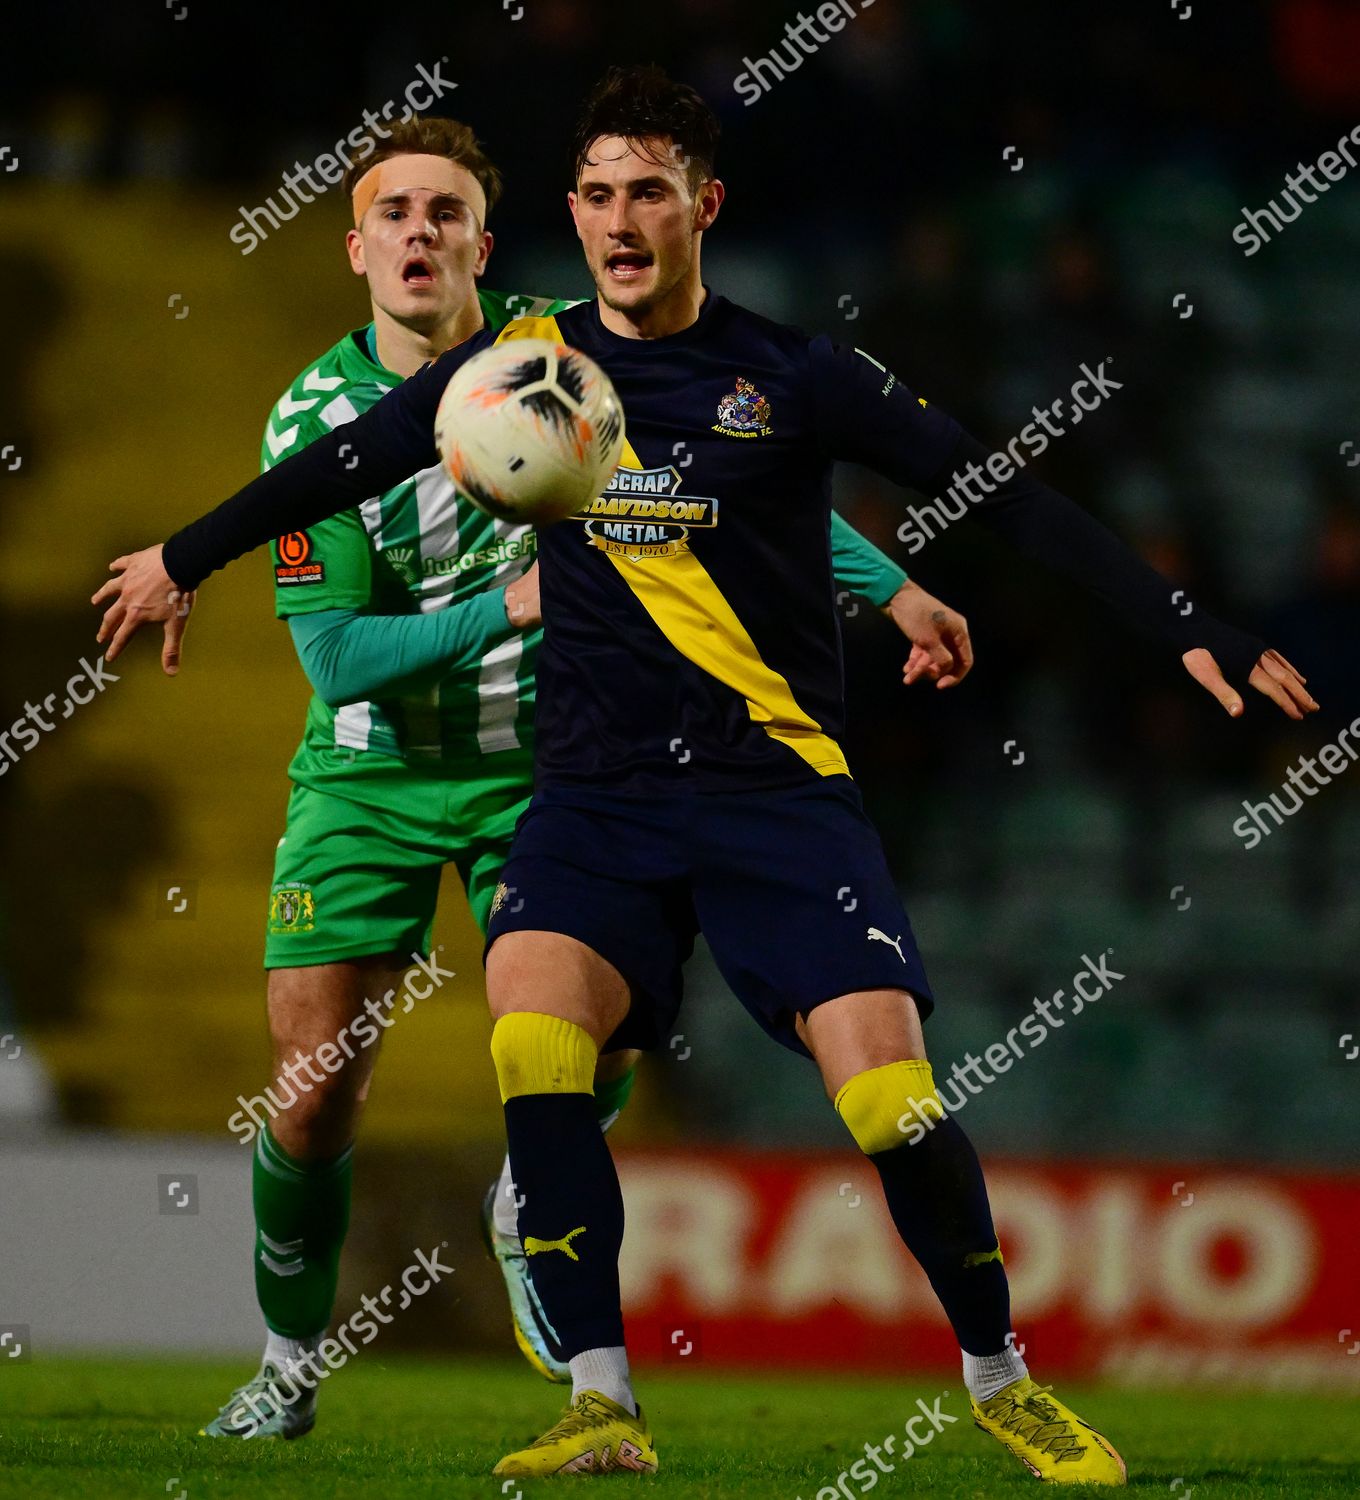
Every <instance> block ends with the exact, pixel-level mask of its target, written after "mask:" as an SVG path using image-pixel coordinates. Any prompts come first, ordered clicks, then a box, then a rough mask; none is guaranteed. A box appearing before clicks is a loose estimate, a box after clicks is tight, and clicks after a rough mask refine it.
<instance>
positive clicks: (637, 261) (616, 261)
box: [604, 250, 652, 285]
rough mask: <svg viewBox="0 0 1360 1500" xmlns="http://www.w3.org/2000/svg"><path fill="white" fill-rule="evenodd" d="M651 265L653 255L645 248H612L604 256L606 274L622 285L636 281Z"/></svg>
mask: <svg viewBox="0 0 1360 1500" xmlns="http://www.w3.org/2000/svg"><path fill="white" fill-rule="evenodd" d="M651 265H652V257H651V256H650V255H648V254H647V252H646V251H645V250H612V251H610V253H609V254H608V255H606V256H605V258H604V269H605V274H606V275H607V276H608V277H609V279H610V280H611V281H615V282H618V283H620V284H622V285H626V284H627V283H628V282H630V281H636V280H637V279H638V277H640V276H641V275H643V274H644V272H646V271H648V270H649V269H650V268H651Z"/></svg>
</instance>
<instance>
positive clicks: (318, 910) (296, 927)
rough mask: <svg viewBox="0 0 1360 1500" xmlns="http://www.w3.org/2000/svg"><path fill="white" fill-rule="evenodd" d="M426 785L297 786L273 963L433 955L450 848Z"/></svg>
mask: <svg viewBox="0 0 1360 1500" xmlns="http://www.w3.org/2000/svg"><path fill="white" fill-rule="evenodd" d="M437 795H439V794H437V793H436V792H434V791H432V790H431V789H430V788H429V787H428V784H422V783H420V782H418V781H414V780H413V781H412V782H411V783H410V784H407V785H402V786H391V787H388V786H377V785H374V786H369V785H367V784H366V783H364V782H363V781H362V780H360V779H359V778H357V777H356V778H354V779H353V780H352V781H350V782H349V783H347V784H346V787H345V794H344V795H338V794H336V793H335V792H331V791H324V790H321V789H319V788H316V787H311V786H304V785H297V786H294V788H293V792H292V795H291V796H290V797H289V799H288V820H287V826H286V827H285V829H284V835H283V837H282V838H281V839H280V840H279V845H278V849H277V851H276V853H275V856H274V879H273V883H272V885H271V888H270V892H269V915H268V926H267V933H266V938H265V967H266V968H267V969H284V968H299V967H316V966H318V965H326V964H332V963H338V962H343V961H348V960H352V959H359V958H369V957H381V956H383V955H386V954H392V953H400V954H402V955H404V956H408V961H409V955H412V954H416V953H421V954H423V953H427V952H428V951H429V943H430V930H431V926H432V924H433V922H434V911H435V905H436V903H437V901H438V899H439V877H440V872H441V870H442V868H443V864H444V861H445V860H446V859H447V858H448V852H447V850H446V849H445V848H443V847H441V845H440V843H439V841H438V836H437V824H436V823H435V822H434V821H433V819H432V815H433V818H437V817H438V816H439V811H440V808H441V807H442V796H441V797H440V800H439V801H438V802H435V801H434V800H433V799H434V798H435V797H436V796H437Z"/></svg>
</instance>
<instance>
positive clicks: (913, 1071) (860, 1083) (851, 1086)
mask: <svg viewBox="0 0 1360 1500" xmlns="http://www.w3.org/2000/svg"><path fill="white" fill-rule="evenodd" d="M835 1104H836V1112H837V1114H839V1115H840V1117H841V1119H842V1120H844V1121H845V1125H846V1128H847V1129H848V1130H849V1132H850V1134H851V1135H853V1136H854V1138H855V1143H856V1144H857V1145H858V1146H859V1149H860V1150H861V1151H863V1152H864V1154H865V1155H866V1156H875V1155H877V1154H878V1153H879V1152H880V1151H891V1150H892V1149H893V1148H894V1147H895V1146H902V1145H915V1144H916V1143H917V1142H918V1141H919V1140H921V1139H922V1138H923V1137H924V1136H925V1134H926V1132H927V1131H929V1130H931V1129H932V1128H933V1127H934V1126H935V1124H936V1123H937V1122H938V1121H939V1120H942V1119H943V1118H944V1112H945V1111H944V1105H943V1103H941V1101H940V1096H939V1094H938V1093H936V1091H935V1079H934V1075H933V1074H932V1073H931V1071H930V1064H929V1063H928V1062H926V1061H925V1060H924V1059H923V1058H916V1059H912V1060H911V1061H906V1062H894V1063H888V1064H886V1065H885V1066H883V1067H881V1068H866V1069H865V1070H864V1071H863V1072H862V1073H856V1074H855V1075H854V1077H853V1078H851V1079H849V1080H848V1081H847V1082H846V1083H845V1084H844V1085H843V1086H842V1087H841V1089H840V1090H839V1092H838V1093H837V1094H836V1100H835Z"/></svg>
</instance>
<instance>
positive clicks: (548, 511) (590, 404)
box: [434, 339, 623, 526]
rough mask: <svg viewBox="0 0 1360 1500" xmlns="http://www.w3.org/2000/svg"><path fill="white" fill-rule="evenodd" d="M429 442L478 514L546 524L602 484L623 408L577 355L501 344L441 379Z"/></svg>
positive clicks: (556, 347)
mask: <svg viewBox="0 0 1360 1500" xmlns="http://www.w3.org/2000/svg"><path fill="white" fill-rule="evenodd" d="M434 439H435V444H436V446H437V447H438V449H439V457H440V461H441V462H442V463H443V465H444V469H445V472H446V473H447V474H448V476H449V478H450V479H452V480H453V482H454V484H456V485H457V486H458V488H459V490H461V491H462V493H463V494H465V495H466V496H467V497H468V499H469V500H471V501H472V503H473V504H474V505H475V506H476V507H477V508H478V509H479V510H484V511H485V512H486V513H487V514H488V515H491V516H497V517H499V518H500V519H501V520H503V521H515V522H518V523H520V524H524V525H531V526H537V525H547V524H548V523H549V522H552V521H560V520H561V519H562V518H563V517H564V516H570V515H574V514H575V513H576V512H577V511H578V510H580V509H581V508H582V507H583V506H585V505H588V504H589V503H590V502H591V501H592V500H593V499H594V498H595V497H596V496H597V495H598V494H599V493H600V491H601V490H602V489H604V487H605V485H606V484H607V483H608V482H609V479H610V477H611V476H612V475H613V473H614V470H615V469H616V468H618V464H619V458H620V456H621V455H622V452H623V407H622V405H621V404H620V402H619V398H618V393H617V392H616V391H615V390H614V386H613V384H612V382H611V381H610V379H609V377H608V376H607V375H606V374H605V373H604V371H603V370H602V369H600V367H599V365H597V364H596V363H595V361H594V360H593V359H590V358H588V357H587V356H586V355H584V354H582V353H581V351H580V350H579V349H571V348H569V347H568V346H567V345H566V344H555V343H553V342H552V341H551V340H550V339H507V340H506V341H505V342H504V343H501V344H495V345H493V346H492V347H491V348H490V349H484V350H483V351H482V352H481V353H480V354H474V355H473V357H472V358H471V359H470V360H468V362H467V363H466V364H465V365H463V366H462V367H461V368H460V369H459V370H458V371H457V373H456V374H455V375H454V377H453V379H452V380H450V381H449V383H448V385H447V386H446V387H445V390H444V395H443V397H442V399H441V400H440V402H439V410H438V412H437V413H436V414H435V419H434Z"/></svg>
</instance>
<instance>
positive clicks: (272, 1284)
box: [251, 1129, 354, 1339]
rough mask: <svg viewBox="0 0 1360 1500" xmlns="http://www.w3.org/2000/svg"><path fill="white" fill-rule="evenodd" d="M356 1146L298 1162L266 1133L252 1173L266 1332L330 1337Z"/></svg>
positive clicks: (258, 1290) (257, 1261) (257, 1269)
mask: <svg viewBox="0 0 1360 1500" xmlns="http://www.w3.org/2000/svg"><path fill="white" fill-rule="evenodd" d="M353 1155H354V1148H353V1147H352V1146H351V1147H349V1148H347V1149H346V1150H345V1151H342V1152H341V1153H340V1155H339V1156H337V1157H335V1158H334V1160H332V1161H327V1162H299V1161H294V1160H293V1158H292V1157H291V1156H289V1155H288V1153H287V1152H286V1151H284V1149H283V1148H282V1146H280V1145H279V1143H278V1142H277V1141H276V1140H275V1139H274V1137H273V1136H272V1135H270V1133H269V1131H268V1129H265V1130H262V1131H261V1132H260V1136H259V1141H258V1143H257V1144H256V1147H255V1158H254V1166H253V1169H252V1176H251V1189H252V1196H253V1197H254V1200H255V1296H256V1299H257V1300H258V1301H259V1304H260V1311H261V1312H262V1313H263V1314H264V1321H265V1324H266V1326H267V1327H269V1328H271V1329H272V1330H273V1331H274V1332H275V1333H278V1334H282V1335H283V1336H284V1337H285V1338H292V1339H300V1338H308V1337H310V1336H312V1335H315V1334H318V1333H323V1332H324V1331H325V1329H326V1327H327V1325H328V1324H329V1323H330V1320H331V1309H332V1308H333V1307H334V1305H335V1289H336V1285H337V1283H338V1281H339V1277H340V1248H341V1246H342V1245H343V1244H344V1243H345V1231H346V1230H347V1229H348V1228H349V1196H350V1181H351V1177H352V1160H353Z"/></svg>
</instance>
